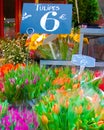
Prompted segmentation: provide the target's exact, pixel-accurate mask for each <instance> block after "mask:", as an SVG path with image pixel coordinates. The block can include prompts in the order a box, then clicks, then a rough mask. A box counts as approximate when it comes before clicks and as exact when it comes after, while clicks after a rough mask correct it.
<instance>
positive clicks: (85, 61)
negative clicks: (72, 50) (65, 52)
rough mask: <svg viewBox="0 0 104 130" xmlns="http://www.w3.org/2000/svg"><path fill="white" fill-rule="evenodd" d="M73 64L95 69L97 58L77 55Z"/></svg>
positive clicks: (73, 57) (73, 59)
mask: <svg viewBox="0 0 104 130" xmlns="http://www.w3.org/2000/svg"><path fill="white" fill-rule="evenodd" d="M71 62H72V63H73V64H75V65H77V66H81V67H95V58H93V57H90V56H86V55H81V54H75V55H73V56H72V61H71Z"/></svg>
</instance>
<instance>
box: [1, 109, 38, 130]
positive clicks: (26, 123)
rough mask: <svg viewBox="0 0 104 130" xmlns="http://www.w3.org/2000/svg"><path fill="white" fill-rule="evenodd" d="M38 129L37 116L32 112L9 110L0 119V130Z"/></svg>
mask: <svg viewBox="0 0 104 130" xmlns="http://www.w3.org/2000/svg"><path fill="white" fill-rule="evenodd" d="M37 128H38V120H37V116H36V114H35V113H34V112H33V111H30V110H27V109H26V108H25V109H23V110H18V109H15V108H9V109H8V111H7V113H6V114H5V116H4V117H2V118H1V119H0V130H36V129H37Z"/></svg>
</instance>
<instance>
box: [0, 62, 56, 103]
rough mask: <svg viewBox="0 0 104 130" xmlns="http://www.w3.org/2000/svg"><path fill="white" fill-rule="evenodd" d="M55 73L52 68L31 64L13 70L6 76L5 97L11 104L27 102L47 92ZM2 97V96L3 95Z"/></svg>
mask: <svg viewBox="0 0 104 130" xmlns="http://www.w3.org/2000/svg"><path fill="white" fill-rule="evenodd" d="M52 77H54V73H53V71H52V70H51V69H46V68H45V67H42V68H40V66H39V65H38V64H31V65H27V66H26V67H25V68H24V67H19V68H18V69H16V70H11V71H10V72H8V73H7V74H5V76H4V92H3V93H2V95H3V97H5V99H7V100H8V102H9V103H10V104H15V105H16V104H17V105H18V104H22V103H24V104H27V103H28V101H30V100H32V99H37V98H39V97H40V96H41V94H43V93H45V92H46V91H47V90H48V89H49V88H50V86H52V85H51V80H52V79H53V78H52ZM1 99H2V96H1Z"/></svg>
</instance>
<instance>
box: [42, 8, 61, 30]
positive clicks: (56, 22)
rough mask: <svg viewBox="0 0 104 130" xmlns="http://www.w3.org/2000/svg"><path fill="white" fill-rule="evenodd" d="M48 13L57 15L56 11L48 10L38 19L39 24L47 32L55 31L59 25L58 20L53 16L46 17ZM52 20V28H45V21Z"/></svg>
mask: <svg viewBox="0 0 104 130" xmlns="http://www.w3.org/2000/svg"><path fill="white" fill-rule="evenodd" d="M49 14H52V16H56V15H57V12H55V11H50V12H47V13H46V14H45V15H43V17H42V18H41V20H40V25H41V27H42V28H43V29H44V30H45V31H49V32H53V31H55V30H57V29H58V28H59V25H60V23H59V21H58V20H57V19H55V18H48V15H49ZM52 20H53V21H54V26H53V28H52V29H50V30H49V29H47V28H46V22H47V21H52Z"/></svg>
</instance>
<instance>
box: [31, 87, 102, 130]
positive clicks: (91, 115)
mask: <svg viewBox="0 0 104 130" xmlns="http://www.w3.org/2000/svg"><path fill="white" fill-rule="evenodd" d="M88 93H89V92H88ZM88 93H87V94H88ZM33 109H34V110H35V111H36V113H37V115H38V119H39V124H40V125H39V126H40V129H44V130H56V129H57V130H75V129H76V130H79V129H82V130H85V129H86V130H100V129H103V128H104V118H103V115H104V97H103V100H101V99H100V97H99V95H98V94H97V93H96V92H95V91H94V92H93V90H90V95H86V91H85V90H84V89H78V90H77V91H72V90H71V91H68V90H60V91H59V90H56V91H52V92H49V93H48V95H46V96H44V97H43V98H42V99H41V100H40V102H39V103H38V104H37V105H35V106H34V107H33Z"/></svg>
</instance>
